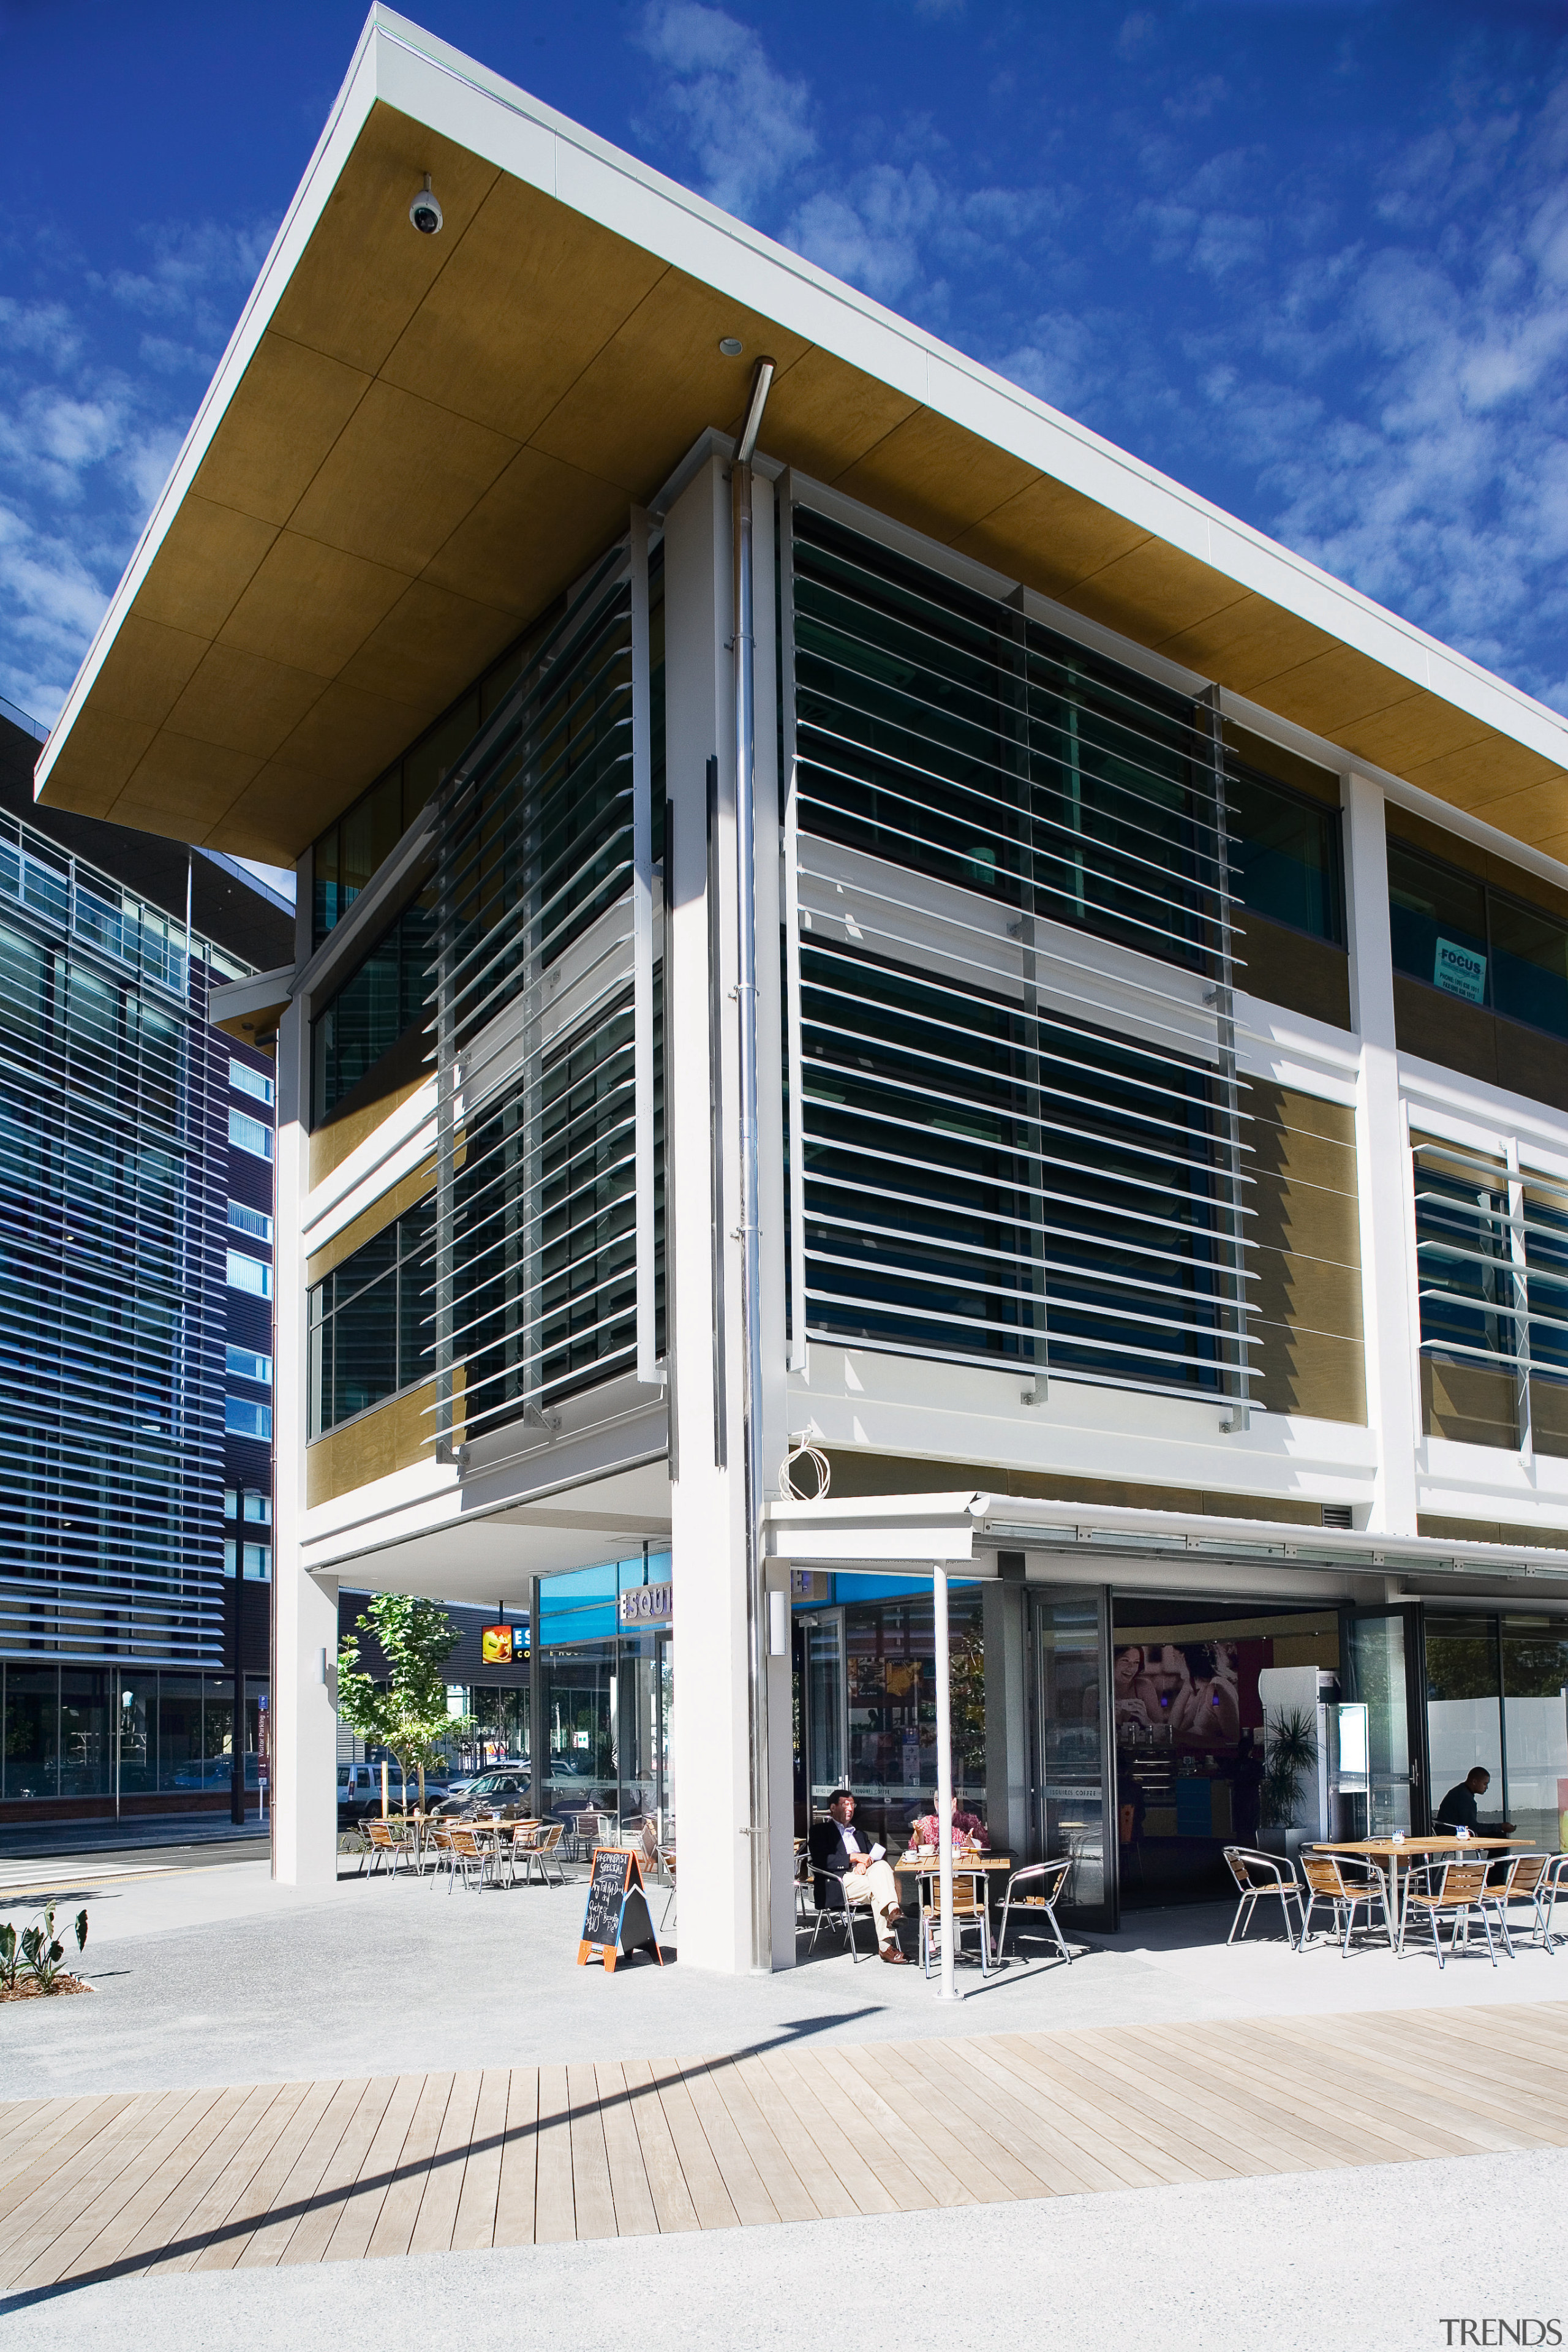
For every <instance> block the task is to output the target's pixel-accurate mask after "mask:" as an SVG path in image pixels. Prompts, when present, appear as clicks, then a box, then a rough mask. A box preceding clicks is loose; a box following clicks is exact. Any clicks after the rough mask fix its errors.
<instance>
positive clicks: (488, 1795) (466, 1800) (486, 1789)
mask: <svg viewBox="0 0 1568 2352" xmlns="http://www.w3.org/2000/svg"><path fill="white" fill-rule="evenodd" d="M528 1791H529V1776H528V1774H527V1773H526V1772H520V1771H517V1770H515V1769H513V1770H511V1771H506V1772H496V1771H491V1772H480V1773H479V1774H478V1775H477V1777H476V1778H475V1779H474V1780H470V1781H469V1782H468V1785H467V1787H466V1788H460V1789H452V1788H449V1789H448V1790H447V1793H446V1796H445V1798H444V1800H443V1801H442V1802H441V1804H439V1805H438V1806H435V1807H432V1811H437V1812H441V1813H445V1814H446V1815H447V1818H448V1819H451V1818H452V1817H453V1816H454V1815H456V1814H460V1813H471V1812H477V1811H479V1807H480V1806H481V1805H488V1806H489V1807H491V1808H492V1809H493V1810H494V1811H496V1812H500V1813H504V1812H511V1813H522V1812H526V1811H527V1810H528Z"/></svg>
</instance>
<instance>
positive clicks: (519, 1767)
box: [447, 1756, 528, 1797]
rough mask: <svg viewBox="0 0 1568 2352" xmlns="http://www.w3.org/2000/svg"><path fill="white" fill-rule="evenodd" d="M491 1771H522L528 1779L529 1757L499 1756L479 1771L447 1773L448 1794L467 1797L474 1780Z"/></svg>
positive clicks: (523, 1775) (525, 1778)
mask: <svg viewBox="0 0 1568 2352" xmlns="http://www.w3.org/2000/svg"><path fill="white" fill-rule="evenodd" d="M490 1772H521V1775H522V1777H523V1779H524V1780H527V1779H528V1759H527V1757H526V1756H497V1757H494V1758H492V1759H491V1761H490V1762H489V1763H488V1764H482V1765H480V1766H479V1769H478V1770H477V1771H473V1772H457V1773H452V1772H449V1773H448V1774H447V1795H448V1796H449V1797H466V1796H467V1795H468V1790H470V1789H471V1788H472V1787H473V1785H474V1782H475V1781H476V1780H483V1779H484V1778H485V1776H486V1775H487V1774H488V1773H490Z"/></svg>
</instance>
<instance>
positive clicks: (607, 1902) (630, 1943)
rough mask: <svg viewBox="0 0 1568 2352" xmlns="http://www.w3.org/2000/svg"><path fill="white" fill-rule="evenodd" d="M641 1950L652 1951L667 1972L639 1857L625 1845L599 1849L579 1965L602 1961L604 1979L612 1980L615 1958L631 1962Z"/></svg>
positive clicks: (596, 1848)
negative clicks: (638, 1860)
mask: <svg viewBox="0 0 1568 2352" xmlns="http://www.w3.org/2000/svg"><path fill="white" fill-rule="evenodd" d="M643 1951H647V1952H651V1953H652V1954H653V1956H654V1958H655V1959H656V1960H657V1961H658V1964H659V1967H660V1968H663V1966H664V1954H663V1953H662V1952H661V1951H660V1950H659V1948H658V1936H657V1935H656V1934H655V1933H654V1926H653V1915H652V1913H651V1912H650V1911H649V1909H648V1907H647V1892H646V1890H645V1888H644V1886H643V1882H642V1872H641V1870H640V1868H639V1867H638V1864H637V1856H636V1854H635V1853H631V1852H630V1850H629V1849H628V1848H627V1847H626V1846H624V1845H596V1846H595V1848H594V1874H593V1876H592V1877H591V1878H590V1879H589V1881H588V1901H587V1905H586V1907H585V1908H584V1913H583V1936H582V1940H581V1942H580V1943H579V1944H578V1946H577V1965H578V1967H579V1968H581V1967H582V1965H583V1963H584V1960H593V1959H599V1960H603V1962H604V1963H605V1974H606V1975H607V1976H613V1975H614V1974H615V1969H616V1960H617V1959H629V1958H631V1956H632V1954H633V1953H634V1952H643Z"/></svg>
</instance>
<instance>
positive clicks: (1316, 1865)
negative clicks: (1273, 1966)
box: [1296, 1853, 1485, 1960]
mask: <svg viewBox="0 0 1568 2352" xmlns="http://www.w3.org/2000/svg"><path fill="white" fill-rule="evenodd" d="M1301 1875H1302V1877H1303V1878H1304V1879H1305V1880H1306V1882H1307V1907H1306V1910H1305V1911H1304V1912H1303V1913H1302V1915H1301V1936H1300V1942H1299V1943H1298V1945H1297V1947H1296V1949H1297V1950H1298V1951H1299V1952H1304V1951H1305V1950H1306V1948H1307V1935H1308V1931H1309V1929H1310V1927H1311V1924H1312V1913H1313V1911H1314V1910H1315V1909H1316V1908H1317V1906H1318V1905H1319V1904H1320V1903H1328V1904H1331V1905H1332V1906H1333V1914H1334V1934H1335V1935H1336V1936H1337V1937H1339V1938H1340V1958H1341V1959H1342V1960H1343V1959H1348V1958H1349V1957H1350V1948H1351V1937H1352V1933H1353V1932H1354V1928H1355V1915H1356V1913H1357V1912H1358V1911H1360V1910H1364V1911H1365V1913H1366V1928H1367V1933H1368V1935H1370V1934H1371V1933H1372V1915H1373V1909H1374V1907H1375V1908H1376V1909H1378V1910H1380V1911H1381V1912H1382V1913H1383V1926H1384V1933H1385V1934H1386V1936H1387V1937H1388V1941H1389V1945H1390V1947H1391V1948H1392V1947H1393V1944H1394V1914H1393V1912H1392V1911H1391V1910H1390V1908H1389V1903H1388V1881H1387V1879H1386V1878H1385V1877H1384V1874H1383V1872H1382V1871H1381V1870H1379V1868H1378V1866H1377V1864H1376V1863H1375V1862H1362V1861H1360V1860H1359V1859H1354V1858H1352V1860H1350V1861H1349V1862H1347V1861H1346V1860H1345V1859H1344V1857H1343V1856H1342V1855H1340V1854H1337V1853H1304V1854H1303V1855H1302V1856H1301ZM1482 1875H1483V1876H1484V1875H1485V1873H1484V1872H1483V1873H1482Z"/></svg>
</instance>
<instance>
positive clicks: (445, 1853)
mask: <svg viewBox="0 0 1568 2352" xmlns="http://www.w3.org/2000/svg"><path fill="white" fill-rule="evenodd" d="M427 1844H428V1850H429V1853H430V1856H431V1865H432V1866H431V1871H430V1884H431V1885H432V1886H434V1885H435V1884H436V1881H437V1879H438V1878H439V1877H440V1875H441V1873H442V1872H443V1871H446V1873H447V1875H448V1877H449V1876H450V1875H451V1870H452V1832H451V1828H450V1826H449V1824H448V1823H447V1822H443V1821H434V1822H431V1824H430V1835H429V1839H428V1841H427Z"/></svg>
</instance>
